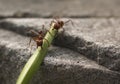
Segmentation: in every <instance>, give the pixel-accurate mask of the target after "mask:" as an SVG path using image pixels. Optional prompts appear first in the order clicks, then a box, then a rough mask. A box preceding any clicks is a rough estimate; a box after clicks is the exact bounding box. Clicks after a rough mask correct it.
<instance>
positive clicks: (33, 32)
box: [30, 30, 39, 35]
mask: <svg viewBox="0 0 120 84" xmlns="http://www.w3.org/2000/svg"><path fill="white" fill-rule="evenodd" d="M30 32H31V33H32V34H35V35H39V33H38V32H36V31H34V30H30Z"/></svg>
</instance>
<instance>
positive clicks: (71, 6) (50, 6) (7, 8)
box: [0, 0, 120, 18]
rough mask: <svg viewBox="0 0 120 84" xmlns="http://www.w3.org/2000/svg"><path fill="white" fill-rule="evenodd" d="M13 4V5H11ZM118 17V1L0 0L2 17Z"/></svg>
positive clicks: (119, 10) (119, 7) (119, 4)
mask: <svg viewBox="0 0 120 84" xmlns="http://www.w3.org/2000/svg"><path fill="white" fill-rule="evenodd" d="M13 4H14V5H13ZM55 15H58V16H69V17H83V18H85V17H87V18H88V17H113V16H114V17H119V16H120V1H119V0H9V1H8V0H0V16H1V18H2V17H39V16H42V17H52V16H55Z"/></svg>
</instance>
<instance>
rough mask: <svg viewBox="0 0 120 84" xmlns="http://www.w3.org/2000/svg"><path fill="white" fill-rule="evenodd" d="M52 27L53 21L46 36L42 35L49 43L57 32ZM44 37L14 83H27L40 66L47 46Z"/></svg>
mask: <svg viewBox="0 0 120 84" xmlns="http://www.w3.org/2000/svg"><path fill="white" fill-rule="evenodd" d="M53 27H54V23H53V24H52V25H51V28H50V30H49V32H47V34H46V36H45V37H44V38H45V39H47V40H48V42H49V45H50V44H51V43H52V41H53V39H54V37H55V35H56V34H57V30H56V29H53ZM51 34H52V35H51ZM45 39H43V45H42V48H41V47H38V48H37V50H36V51H35V52H34V54H33V55H32V56H31V57H30V59H29V60H28V62H27V63H26V65H25V66H24V68H23V70H22V72H21V73H20V75H19V77H18V79H17V82H16V84H28V83H29V81H30V80H31V78H32V77H33V75H34V73H35V72H36V71H37V70H38V69H39V68H40V64H41V63H42V61H43V59H44V57H45V55H46V53H47V51H48V47H49V45H48V43H47V42H46V40H45Z"/></svg>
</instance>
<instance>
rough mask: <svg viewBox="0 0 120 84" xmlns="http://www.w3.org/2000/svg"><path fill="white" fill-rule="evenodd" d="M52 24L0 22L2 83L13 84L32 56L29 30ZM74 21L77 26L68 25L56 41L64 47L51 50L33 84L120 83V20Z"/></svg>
mask: <svg viewBox="0 0 120 84" xmlns="http://www.w3.org/2000/svg"><path fill="white" fill-rule="evenodd" d="M63 20H65V21H66V19H63ZM50 21H51V19H42V18H39V19H29V18H28V19H4V20H1V21H0V51H1V52H0V56H1V59H0V60H1V61H0V62H1V63H0V81H2V83H3V84H14V83H15V81H16V78H17V77H18V75H19V73H20V71H21V69H22V68H23V66H24V64H25V62H26V61H27V60H28V58H29V57H30V49H29V48H27V43H28V42H29V39H28V37H27V33H28V30H29V29H41V28H40V27H39V26H40V25H42V24H44V23H45V24H47V28H48V26H49V23H50ZM72 21H73V22H74V25H72V24H70V23H68V24H66V25H65V26H64V29H65V32H61V33H59V34H58V37H57V38H56V39H55V41H54V45H57V46H60V47H61V48H59V47H51V49H50V50H49V52H48V55H47V56H46V58H45V60H44V64H43V65H42V68H41V70H39V72H37V74H36V75H35V77H34V78H33V80H32V83H35V84H40V83H42V84H46V83H48V84H53V83H54V84H61V83H62V84H93V83H94V84H119V83H120V72H119V71H120V67H119V64H120V61H119V60H120V51H119V49H120V48H119V35H120V33H119V30H120V28H119V26H120V25H119V22H120V20H119V19H115V18H110V19H102V18H101V19H95V18H91V19H72ZM62 47H66V48H69V49H71V50H73V51H71V50H69V49H65V48H62ZM33 51H34V48H33V50H32V52H33ZM77 52H79V53H81V54H82V55H81V54H79V53H77ZM86 57H87V58H86ZM110 69H111V70H110ZM5 73H6V74H5Z"/></svg>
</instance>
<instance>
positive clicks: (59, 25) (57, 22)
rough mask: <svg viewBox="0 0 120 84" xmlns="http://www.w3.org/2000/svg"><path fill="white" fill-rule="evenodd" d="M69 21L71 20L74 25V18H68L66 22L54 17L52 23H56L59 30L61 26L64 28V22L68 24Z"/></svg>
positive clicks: (55, 27) (55, 25)
mask: <svg viewBox="0 0 120 84" xmlns="http://www.w3.org/2000/svg"><path fill="white" fill-rule="evenodd" d="M68 22H71V23H72V25H73V22H72V20H67V21H65V22H64V21H61V20H59V19H54V20H53V21H51V24H52V23H55V24H54V29H56V30H59V29H60V28H63V26H64V24H66V23H68Z"/></svg>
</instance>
